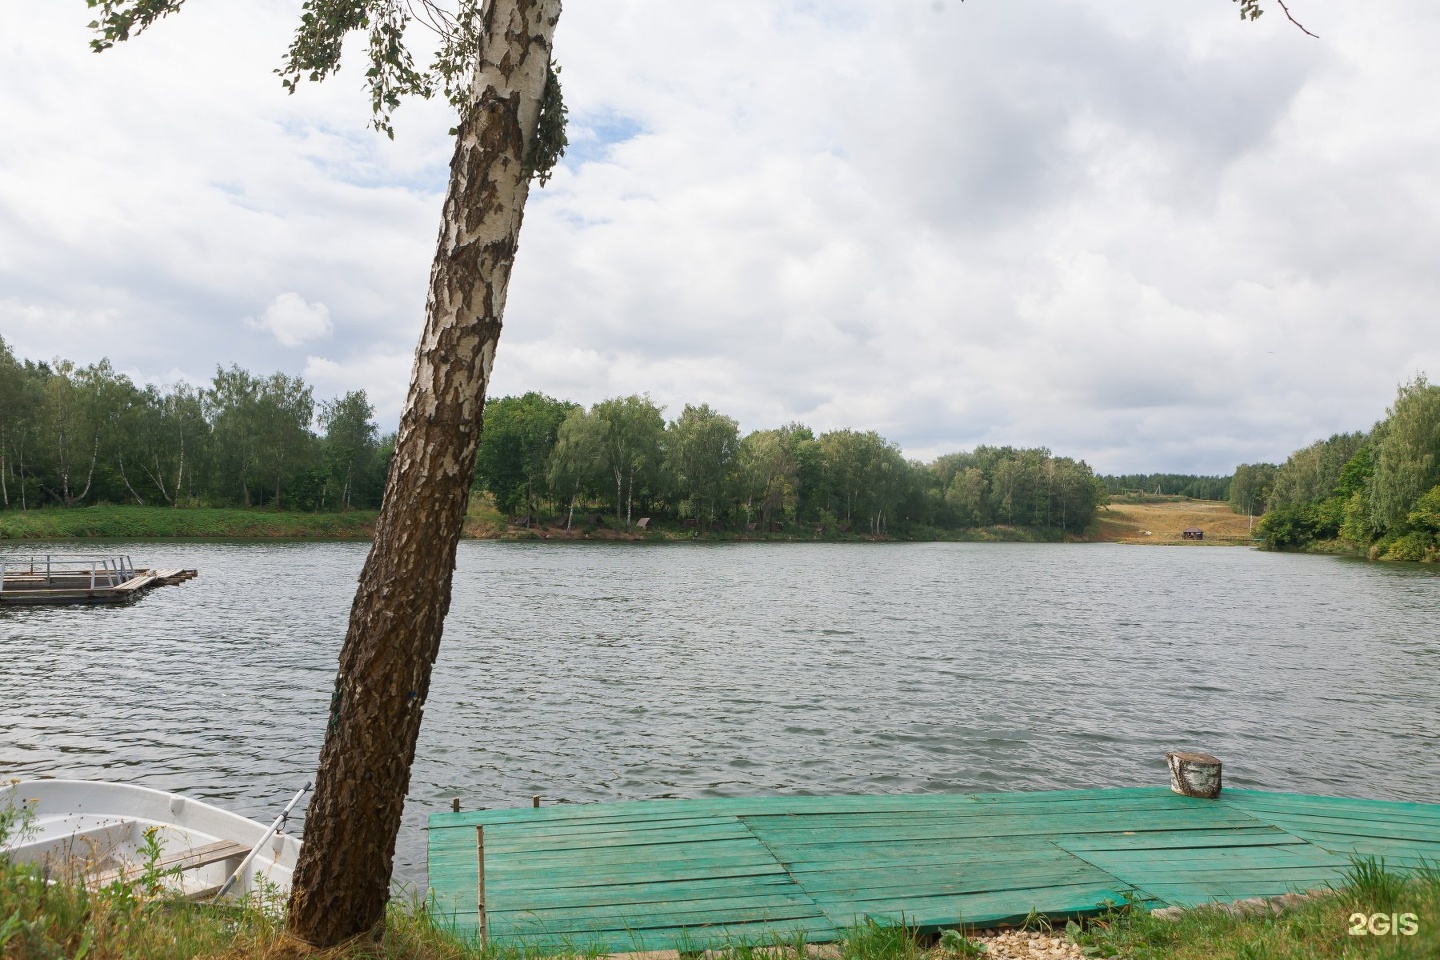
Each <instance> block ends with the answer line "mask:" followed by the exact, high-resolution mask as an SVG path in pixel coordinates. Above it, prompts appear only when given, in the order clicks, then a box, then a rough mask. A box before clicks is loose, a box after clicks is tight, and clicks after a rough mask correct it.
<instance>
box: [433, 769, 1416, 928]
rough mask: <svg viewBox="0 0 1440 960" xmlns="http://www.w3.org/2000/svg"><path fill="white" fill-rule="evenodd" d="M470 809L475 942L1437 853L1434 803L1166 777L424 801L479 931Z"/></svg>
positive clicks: (1204, 888)
mask: <svg viewBox="0 0 1440 960" xmlns="http://www.w3.org/2000/svg"><path fill="white" fill-rule="evenodd" d="M477 825H483V827H484V830H485V857H486V860H485V882H486V890H485V907H486V918H487V931H488V934H489V937H490V939H491V940H494V941H498V942H506V943H516V944H523V945H525V946H528V947H532V948H535V949H542V950H556V949H562V948H568V949H587V948H588V949H597V950H604V951H625V950H655V949H686V948H697V947H704V946H706V945H710V944H716V943H734V942H736V941H737V940H746V941H747V942H751V943H774V942H778V941H779V940H783V939H786V938H789V939H790V940H791V941H792V942H793V938H794V937H795V936H798V935H803V936H805V937H806V938H807V939H808V940H810V941H812V942H813V941H822V940H830V939H835V938H837V937H841V936H843V935H844V931H845V930H846V929H847V928H848V927H850V926H851V925H853V924H855V923H857V922H861V921H863V920H865V919H866V918H874V919H883V920H894V921H896V922H899V921H900V920H901V918H902V917H903V919H904V922H905V923H907V924H910V925H913V926H918V927H922V928H937V927H942V926H954V925H956V924H959V923H962V922H963V923H966V924H996V923H1001V922H1004V921H1014V920H1018V919H1019V918H1022V917H1024V916H1025V915H1026V914H1028V913H1029V912H1030V911H1031V910H1035V911H1037V912H1039V913H1042V914H1047V915H1049V916H1051V917H1054V918H1061V917H1067V916H1079V915H1085V914H1093V913H1096V912H1098V911H1101V910H1103V909H1105V908H1106V907H1107V905H1108V904H1113V903H1117V902H1119V901H1121V900H1123V899H1125V898H1127V897H1128V898H1131V899H1134V900H1137V901H1139V902H1142V903H1150V904H1153V905H1154V906H1164V905H1182V906H1194V905H1196V904H1199V903H1204V902H1208V901H1212V900H1230V899H1239V898H1243V897H1250V896H1270V895H1276V894H1280V893H1285V892H1288V891H1291V890H1303V889H1313V888H1315V887H1320V886H1325V885H1326V884H1329V883H1332V882H1334V881H1335V880H1337V879H1339V878H1340V877H1341V876H1342V875H1343V873H1344V871H1345V870H1346V869H1347V868H1348V867H1349V859H1348V858H1349V854H1350V853H1352V852H1361V853H1364V852H1367V851H1373V852H1375V853H1376V854H1378V855H1384V856H1385V857H1386V859H1387V862H1392V863H1397V864H1400V865H1418V863H1419V862H1420V858H1422V857H1432V858H1436V859H1440V806H1437V805H1433V804H1398V803H1393V802H1384V801H1365V800H1348V799H1347V800H1342V799H1338V798H1324V797H1305V796H1301V795H1296V794H1271V793H1262V792H1257V791H1227V792H1226V793H1224V794H1223V795H1222V796H1221V798H1220V799H1219V800H1203V799H1197V798H1193V797H1184V796H1179V795H1177V794H1174V793H1172V792H1171V791H1170V790H1168V789H1165V788H1154V789H1151V788H1143V789H1122V790H1072V791H1054V792H1050V793H1016V794H950V795H945V794H926V795H920V796H882V797H755V798H726V799H702V800H655V801H631V802H624V803H606V804H587V805H578V804H577V805H570V804H566V805H559V806H551V807H545V808H539V809H536V808H531V807H524V808H516V809H509V810H491V811H478V812H471V813H448V812H447V813H437V814H434V815H432V816H431V817H430V825H429V845H430V851H429V855H430V886H431V888H432V890H433V893H434V895H435V901H436V904H437V906H438V907H439V910H440V913H441V914H442V915H443V916H446V917H448V918H449V922H450V924H451V926H452V927H453V928H454V929H455V930H456V931H457V932H459V933H461V934H477V933H478V926H479V910H478V904H479V900H480V897H479V890H478V881H479V868H478V862H477V850H476V835H475V834H476V831H475V827H476V826H477Z"/></svg>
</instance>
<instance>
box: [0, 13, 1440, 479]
mask: <svg viewBox="0 0 1440 960" xmlns="http://www.w3.org/2000/svg"><path fill="white" fill-rule="evenodd" d="M294 16H295V11H294V5H293V3H290V2H280V0H266V2H261V3H258V4H252V5H251V6H249V7H247V8H246V9H245V10H243V11H242V10H240V9H239V8H234V9H231V8H230V7H228V6H226V5H223V4H222V5H208V6H201V7H196V8H194V9H193V10H192V9H190V7H189V6H187V8H186V10H185V11H184V12H183V13H182V14H181V15H179V16H175V17H171V18H167V19H166V20H164V21H162V22H161V23H159V24H157V25H156V26H155V27H154V28H153V29H152V30H150V31H149V32H147V33H146V35H144V36H143V37H140V38H138V39H136V40H133V41H131V42H129V43H128V44H123V45H121V46H120V48H117V49H116V50H112V51H110V52H108V53H106V54H104V55H101V56H95V55H93V54H90V53H89V52H88V51H87V50H86V48H85V43H86V39H87V36H86V33H85V30H84V26H83V25H84V22H85V20H86V15H85V14H84V13H83V11H82V12H81V13H79V14H75V12H74V11H72V10H68V9H64V8H62V7H59V6H55V5H41V6H35V5H33V4H25V5H22V4H20V2H19V0H0V25H3V26H5V27H12V26H13V27H14V28H15V29H0V37H3V38H4V39H0V52H3V53H4V56H0V84H3V85H4V87H5V88H6V89H24V90H26V91H27V95H26V96H25V97H7V98H3V99H0V128H3V129H5V130H6V132H7V135H6V137H4V138H3V139H0V291H3V297H4V299H3V303H0V334H3V335H4V336H5V337H6V340H7V342H10V343H12V345H13V346H14V347H15V349H16V350H17V352H20V353H21V354H22V355H24V356H29V357H32V358H37V359H48V358H49V357H50V356H53V355H56V354H59V355H62V356H66V357H69V358H71V359H74V360H76V361H77V362H80V363H82V364H83V363H87V362H93V361H94V360H98V359H99V358H100V357H101V356H107V355H108V356H110V358H111V359H112V361H114V362H115V364H116V366H117V367H120V368H122V369H137V370H186V371H207V370H213V368H214V367H215V366H216V365H223V366H228V365H229V364H231V363H238V364H240V365H241V366H244V367H246V368H247V369H251V370H253V371H255V372H257V373H261V374H264V373H268V372H270V371H272V370H274V369H276V368H277V367H279V368H282V369H286V370H287V371H289V372H292V373H296V372H303V374H304V375H305V376H306V378H307V379H309V380H312V382H313V383H315V385H316V394H317V396H333V395H337V394H339V393H341V392H344V391H346V390H353V389H356V388H360V387H364V388H365V389H366V390H367V391H368V392H369V394H370V396H371V398H372V400H373V401H374V402H375V404H376V407H377V412H378V414H379V416H380V417H381V419H382V423H383V424H384V425H385V427H386V428H387V429H388V428H389V427H390V426H392V425H393V422H394V419H393V418H394V417H396V416H398V412H399V408H400V398H401V396H402V395H403V392H404V389H405V386H406V384H407V382H408V371H409V367H410V360H409V354H410V351H411V350H412V349H413V346H414V343H415V340H416V338H417V336H418V334H419V331H420V326H421V321H422V319H423V310H424V300H425V292H426V276H427V271H428V266H429V260H430V257H431V255H432V253H433V250H434V238H435V234H436V228H437V226H438V221H439V216H440V204H441V195H442V192H443V190H444V186H445V180H446V176H447V164H448V161H449V156H450V149H451V143H450V141H449V139H448V138H447V136H446V130H447V129H448V128H449V126H450V125H451V122H452V121H451V120H450V118H449V117H448V116H447V114H446V112H445V109H444V107H443V105H441V104H438V103H429V104H407V105H406V106H405V107H404V108H402V110H401V111H400V113H399V115H398V117H397V121H398V129H397V137H396V140H395V141H394V142H393V143H392V142H390V141H388V140H386V139H385V138H383V137H376V136H374V135H373V134H370V133H369V132H367V131H366V130H365V123H366V120H367V116H366V102H365V99H364V97H363V95H362V94H361V91H360V90H359V89H358V84H357V83H356V82H355V77H356V76H357V75H358V74H359V71H353V72H352V71H350V70H347V71H345V72H342V73H341V74H340V75H339V76H338V77H337V78H336V79H335V80H332V81H330V82H328V83H326V84H323V85H319V86H315V85H312V86H309V87H307V88H305V89H303V90H302V91H301V92H300V93H298V94H297V95H295V96H293V97H289V96H285V95H284V94H283V93H282V92H281V91H280V90H279V88H278V85H277V83H276V81H275V79H274V77H273V75H272V74H271V73H270V69H271V67H272V65H273V63H274V62H275V60H276V58H277V57H278V55H279V52H280V51H282V50H283V49H284V47H285V46H286V44H287V43H288V42H289V35H290V31H291V29H292V27H293V17H294ZM1302 19H1306V20H1307V26H1309V27H1311V28H1312V29H1314V30H1315V31H1316V32H1317V33H1319V34H1320V35H1321V37H1322V38H1323V39H1322V40H1320V41H1315V40H1311V39H1310V38H1308V37H1305V36H1304V35H1303V34H1301V33H1299V31H1297V30H1295V29H1294V28H1293V27H1291V26H1290V25H1289V24H1288V23H1287V22H1286V21H1285V20H1284V18H1283V16H1280V15H1279V14H1278V13H1277V14H1274V15H1272V16H1268V17H1264V18H1262V19H1261V20H1260V21H1258V22H1256V23H1241V22H1239V21H1238V18H1236V17H1235V16H1234V9H1233V6H1232V5H1231V4H1228V3H1225V2H1223V0H1176V2H1173V3H1168V4H1152V5H1141V6H1138V7H1137V6H1136V5H1135V4H1133V3H1130V2H1127V0H1035V2H1033V3H1030V4H1025V5H1017V4H998V3H997V4H983V5H978V6H977V5H975V4H964V5H960V4H954V3H951V4H942V5H938V6H937V5H936V4H933V3H931V2H928V0H896V2H894V3H890V4H879V5H876V4H865V3H861V2H859V0H835V2H833V3H827V4H823V5H816V4H813V3H808V2H798V0H797V2H773V0H735V2H733V3H728V4H686V5H676V4H673V3H662V2H660V0H615V2H614V3H611V4H607V5H603V6H596V5H583V4H575V5H571V6H570V7H568V8H567V9H566V11H565V16H564V17H563V18H562V20H561V23H560V26H559V30H558V34H557V38H556V49H557V53H558V58H559V59H560V61H561V62H562V63H563V64H564V74H563V76H564V79H565V91H566V97H567V101H568V102H569V105H570V116H571V120H572V123H573V124H574V129H573V140H574V141H575V144H576V149H575V152H574V153H573V154H572V156H571V157H568V158H567V159H566V161H564V163H565V166H564V168H563V169H561V170H560V171H558V173H557V175H556V177H555V178H554V180H552V181H551V184H550V186H549V187H547V188H546V189H544V190H535V191H533V192H532V194H531V200H530V205H529V208H528V209H527V211H526V219H525V228H524V231H523V233H522V235H521V240H520V252H519V255H518V258H517V260H516V266H515V273H514V277H513V278H512V281H511V284H510V292H509V302H508V307H507V313H506V321H505V333H504V336H503V337H502V339H501V343H500V348H499V351H498V355H497V360H496V366H495V374H494V375H495V381H494V384H493V392H495V393H509V392H522V391H525V390H531V389H537V390H543V391H546V392H549V393H551V394H552V395H555V396H560V397H564V398H567V399H572V400H576V401H579V402H584V403H593V402H595V401H597V400H600V399H603V398H604V397H606V396H613V395H616V394H627V393H632V392H634V393H644V392H649V393H650V394H651V395H652V396H653V397H654V398H655V399H656V400H657V401H659V402H661V403H664V404H666V405H667V406H668V407H669V409H670V412H671V414H672V415H673V414H674V413H677V412H678V411H679V410H680V409H681V408H682V407H683V405H684V404H685V403H687V402H702V401H704V402H709V403H711V404H712V405H713V406H715V407H717V408H718V409H720V410H722V411H724V412H726V413H728V414H730V415H732V416H735V417H736V418H737V419H739V420H740V421H741V423H742V424H743V425H744V426H745V427H746V428H752V429H753V428H757V427H765V426H772V425H775V424H777V423H783V422H786V421H789V420H797V419H798V420H802V421H805V422H808V423H810V424H811V425H812V426H813V427H815V428H817V429H821V430H823V429H831V428H836V427H845V426H853V427H858V428H862V429H876V430H879V431H881V432H882V433H884V434H885V435H886V436H887V437H890V438H891V439H894V440H896V441H898V442H899V443H901V445H902V446H903V447H904V448H905V449H906V451H907V453H909V454H911V455H914V456H921V457H927V456H932V455H934V454H937V453H940V452H944V451H946V450H952V449H957V448H962V447H967V446H972V445H974V444H976V443H981V442H991V443H1017V444H1018V443H1024V444H1044V445H1047V446H1049V447H1051V448H1052V449H1053V450H1055V451H1057V452H1059V453H1064V454H1070V455H1075V456H1082V457H1086V458H1087V459H1089V460H1090V462H1091V463H1092V464H1093V465H1094V466H1096V467H1097V468H1098V469H1101V470H1106V471H1130V470H1149V469H1155V470H1203V471H1207V472H1225V471H1228V470H1229V469H1230V468H1231V467H1233V465H1234V464H1235V463H1236V462H1240V461H1253V460H1276V459H1279V458H1283V457H1284V456H1286V455H1287V454H1288V453H1289V452H1290V451H1291V450H1293V449H1295V448H1296V447H1298V446H1301V445H1303V444H1305V443H1308V442H1310V441H1311V440H1313V439H1315V438H1316V437H1319V436H1324V435H1326V434H1328V433H1330V432H1334V431H1336V430H1350V429H1357V428H1364V427H1367V426H1368V425H1369V424H1370V423H1371V422H1372V421H1373V420H1374V419H1375V418H1377V417H1378V416H1380V415H1381V414H1382V412H1383V410H1384V407H1385V405H1386V404H1387V403H1388V402H1389V401H1390V400H1391V399H1392V397H1393V394H1394V388H1395V384H1396V383H1397V382H1398V381H1399V380H1402V379H1408V378H1409V377H1410V376H1412V375H1413V374H1414V373H1415V372H1416V365H1417V364H1420V365H1424V364H1430V365H1431V366H1430V367H1428V368H1425V369H1426V371H1427V372H1429V373H1430V374H1431V376H1432V377H1440V369H1435V368H1433V365H1434V362H1435V360H1434V358H1435V353H1434V348H1433V347H1432V346H1430V344H1431V343H1432V342H1433V339H1434V338H1433V333H1432V330H1433V326H1434V315H1433V304H1435V303H1436V302H1440V274H1437V273H1436V271H1435V270H1434V269H1433V264H1432V263H1431V261H1432V260H1433V255H1432V251H1433V250H1434V249H1435V248H1436V246H1437V244H1440V217H1437V216H1436V212H1437V211H1440V179H1437V177H1436V175H1435V173H1434V171H1435V170H1437V169H1440V113H1437V112H1436V111H1435V110H1433V109H1432V108H1431V106H1430V104H1429V101H1428V99H1427V98H1428V96H1429V93H1428V91H1431V90H1434V89H1436V87H1437V85H1440V60H1437V59H1436V58H1435V57H1434V56H1433V54H1432V51H1433V49H1434V48H1435V47H1436V46H1437V44H1440V7H1437V6H1435V5H1434V4H1430V3H1424V2H1420V0H1376V2H1374V3H1370V4H1365V5H1363V7H1353V8H1352V7H1346V6H1343V5H1341V6H1336V5H1329V6H1324V7H1321V6H1317V7H1316V9H1315V10H1314V11H1307V17H1306V18H1302ZM217 37H224V38H225V40H226V42H224V43H218V42H216V38H217ZM174 77H185V78H187V79H186V82H185V83H178V84H177V83H175V82H174V81H173V78H174ZM347 77H348V78H350V79H346V78H347ZM276 291H297V292H296V293H292V294H288V295H286V296H290V297H294V301H293V302H291V303H290V304H289V307H283V306H282V305H281V304H280V300H281V299H283V298H277V299H276V301H275V302H274V303H272V304H271V306H270V308H268V309H267V310H266V311H265V312H263V313H260V314H259V315H258V316H259V319H257V320H254V321H252V325H245V324H236V323H235V322H234V318H236V317H243V316H246V315H250V316H252V317H253V316H256V315H257V307H258V305H259V304H261V303H263V302H265V300H266V299H267V298H269V297H272V296H273V295H274V293H275V292H276ZM299 291H303V297H302V296H301V295H300V293H298V292H299ZM306 299H308V300H309V301H311V302H310V303H309V304H307V303H305V300H306ZM319 304H324V305H326V306H327V307H328V308H329V311H330V312H331V313H333V315H334V317H337V318H343V322H342V323H340V324H338V325H334V324H330V323H329V317H322V316H320V315H319V311H318V310H316V309H314V308H315V307H317V306H318V305H319ZM291 308H293V309H294V310H295V311H296V315H297V316H301V315H302V314H303V316H302V317H301V319H300V320H299V321H297V322H295V323H288V324H287V323H285V322H283V321H281V320H280V319H278V317H279V316H280V311H282V310H284V309H291ZM307 310H308V311H309V312H308V313H306V311H307ZM272 311H274V312H275V313H274V316H272ZM247 326H250V327H251V329H247ZM254 327H260V328H263V329H265V330H267V331H269V332H270V333H271V334H273V336H267V337H257V336H254V335H253V328H254ZM82 330H83V331H84V335H80V333H79V331H82ZM157 332H160V333H162V334H163V335H159V336H157V335H156V333H157ZM325 336H328V337H329V338H330V339H329V340H328V341H325V346H324V350H323V351H321V350H317V349H315V348H314V347H313V346H312V348H311V351H310V352H311V354H312V356H311V357H309V358H308V359H305V360H301V358H300V357H299V356H297V354H296V351H294V350H293V347H295V346H297V345H300V344H315V343H316V342H317V341H318V340H319V338H321V337H325ZM283 338H288V340H287V339H283ZM321 353H323V354H324V356H323V357H322V356H319V354H321ZM302 363H303V364H304V367H303V371H302V370H297V369H296V367H297V366H299V365H300V364H302ZM387 417H388V418H389V419H388V420H387V419H386V418H387Z"/></svg>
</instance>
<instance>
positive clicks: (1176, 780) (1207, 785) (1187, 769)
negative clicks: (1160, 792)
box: [1165, 751, 1220, 800]
mask: <svg viewBox="0 0 1440 960" xmlns="http://www.w3.org/2000/svg"><path fill="white" fill-rule="evenodd" d="M1165 759H1166V760H1167V761H1169V763H1170V789H1171V790H1174V791H1175V792H1176V793H1182V794H1184V795H1185V796H1187V797H1203V798H1204V799H1206V800H1214V799H1215V798H1216V797H1218V796H1220V761H1219V760H1217V759H1216V758H1215V757H1212V756H1210V754H1208V753H1175V752H1173V751H1172V752H1170V753H1167V754H1165Z"/></svg>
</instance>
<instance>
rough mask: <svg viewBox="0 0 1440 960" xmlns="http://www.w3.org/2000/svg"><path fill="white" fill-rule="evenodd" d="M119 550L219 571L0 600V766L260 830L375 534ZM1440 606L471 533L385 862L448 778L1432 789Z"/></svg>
mask: <svg viewBox="0 0 1440 960" xmlns="http://www.w3.org/2000/svg"><path fill="white" fill-rule="evenodd" d="M35 549H37V548H36V547H35V546H34V545H26V546H25V548H24V550H23V552H25V553H30V552H33V551H34V550H35ZM39 549H41V550H42V551H43V550H44V549H45V547H43V546H41V547H40V548H39ZM57 549H58V550H67V549H68V550H70V551H72V552H73V550H74V549H75V548H74V547H73V546H70V547H59V548H57ZM82 549H85V550H88V551H92V552H93V551H94V550H95V549H96V547H95V545H93V544H91V545H86V546H84V547H83V548H82ZM103 549H104V550H105V552H124V553H129V554H131V555H132V556H133V557H134V559H135V561H136V562H137V563H143V564H161V565H164V566H167V567H168V566H184V567H195V568H198V569H199V570H200V571H201V575H200V577H199V579H197V580H194V581H191V582H190V583H187V584H183V585H181V586H178V587H166V588H163V589H160V590H157V591H155V592H153V593H151V594H149V595H147V596H146V597H144V598H143V599H142V600H140V601H139V602H138V603H136V604H134V605H133V606H128V607H96V608H82V607H71V608H35V609H25V610H13V609H12V610H0V776H6V777H9V776H17V775H18V776H37V775H45V776H78V777H93V778H104V779H112V780H126V781H132V782H138V783H143V784H146V785H149V786H154V787H158V788H161V789H166V790H175V791H179V792H184V793H190V794H193V795H194V796H196V797H198V798H202V799H206V800H210V801H213V802H217V803H219V804H220V805H222V806H226V807H228V808H230V809H234V810H235V811H236V812H239V813H244V814H246V815H248V816H251V817H255V818H257V819H264V820H268V819H269V818H271V817H272V816H274V815H275V814H276V813H277V812H278V810H279V808H280V807H281V806H283V804H284V802H285V801H286V800H287V799H289V797H290V796H291V795H293V793H294V791H295V790H296V789H298V788H299V787H300V786H301V785H302V784H303V783H304V782H305V780H306V779H308V778H310V777H312V776H313V772H314V765H315V760H316V757H317V755H318V752H319V744H320V738H321V736H322V734H323V731H324V719H325V709H326V704H327V703H328V700H329V691H330V687H331V684H332V683H333V681H334V672H335V664H336V658H337V655H338V653H339V647H340V643H341V640H342V639H343V637H344V632H345V623H346V618H347V616H348V613H349V607H350V599H351V596H352V594H353V591H354V583H355V577H356V575H357V574H358V572H359V570H360V565H361V563H362V562H363V560H364V555H365V551H366V546H365V545H364V544H349V543H343V544H313V543H305V544H289V543H282V544H274V543H264V544H210V543H207V544H196V543H173V542H172V543H127V544H117V545H106V546H105V547H104V548H103ZM10 551H11V552H15V550H14V548H10ZM1437 620H1440V576H1437V575H1436V571H1432V570H1430V569H1427V568H1421V567H1413V566H1397V565H1375V564H1365V563H1357V562H1348V561H1343V560H1336V559H1333V558H1326V557H1297V556H1285V555H1276V554H1263V553H1257V552H1253V551H1249V550H1243V549H1225V548H1214V547H1209V548H1207V547H1190V548H1181V547H1172V548H1162V547H1124V546H1118V545H1109V544H1099V545H1064V546H1062V545H1019V544H1016V545H1008V544H893V545H892V544H885V545H861V544H813V545H808V544H728V545H697V544H676V545H673V546H665V545H648V544H647V545H630V544H589V543H586V544H552V543H541V544H537V543H488V542H467V543H463V544H461V547H460V557H459V566H458V570H457V573H456V579H455V599H454V603H453V605H452V608H451V613H450V618H449V621H448V623H447V626H446V636H445V642H444V645H443V646H442V648H441V655H440V661H439V663H438V665H437V667H436V672H435V679H434V682H433V685H432V689H431V695H430V700H429V703H428V705H427V707H426V716H425V724H424V727H423V730H422V732H421V738H420V745H419V750H418V754H419V756H418V759H417V761H416V764H415V768H414V771H413V774H412V780H411V784H410V803H409V805H408V807H407V810H406V821H405V827H404V830H403V832H402V835H401V838H400V846H399V849H398V851H397V864H398V871H397V872H398V873H399V875H400V876H401V877H402V878H404V879H406V880H409V881H412V882H417V883H418V882H423V877H424V839H423V836H424V835H423V833H422V832H421V830H420V828H421V826H422V825H423V823H424V817H425V815H426V814H427V813H429V812H431V811H434V810H438V809H448V805H449V801H450V798H451V797H455V796H459V797H461V798H462V803H463V804H464V805H465V806H466V807H467V808H473V807H477V806H500V805H513V804H520V803H526V802H528V799H529V797H530V796H531V795H532V794H536V793H539V794H542V795H543V796H545V797H547V798H550V799H552V800H567V801H595V800H613V799H633V798H641V797H657V796H723V795H737V794H761V793H845V792H870V793H876V792H917V791H975V790H1023V789H1053V788H1062V787H1089V786H1128V785H1143V784H1162V783H1165V782H1167V780H1166V777H1167V775H1166V772H1165V769H1164V758H1163V754H1164V752H1165V751H1166V750H1167V749H1172V748H1177V747H1179V748H1191V749H1201V750H1205V751H1207V752H1211V753H1215V754H1217V755H1219V756H1220V757H1221V758H1222V759H1223V760H1224V761H1225V777H1226V783H1227V784H1228V785H1231V786H1237V787H1260V788H1265V789H1274V790H1295V791H1301V792H1307V793H1321V794H1326V793H1328V794H1344V795H1353V796H1365V797H1389V798H1394V799H1405V800H1423V801H1434V800H1436V799H1437V797H1440V762H1437V761H1436V760H1435V759H1434V758H1435V757H1436V756H1437V750H1436V746H1437V740H1440V639H1437V638H1436V635H1435V634H1436V631H1435V630H1434V624H1435V623H1436V622H1437Z"/></svg>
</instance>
